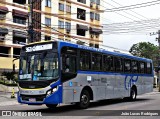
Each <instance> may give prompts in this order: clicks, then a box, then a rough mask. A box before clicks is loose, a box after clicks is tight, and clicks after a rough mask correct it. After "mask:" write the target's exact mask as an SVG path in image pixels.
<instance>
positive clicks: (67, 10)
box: [66, 5, 71, 13]
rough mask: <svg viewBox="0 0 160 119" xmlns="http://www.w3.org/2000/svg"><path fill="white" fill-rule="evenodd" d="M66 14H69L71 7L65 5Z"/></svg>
mask: <svg viewBox="0 0 160 119" xmlns="http://www.w3.org/2000/svg"><path fill="white" fill-rule="evenodd" d="M66 12H68V13H71V6H69V5H66Z"/></svg>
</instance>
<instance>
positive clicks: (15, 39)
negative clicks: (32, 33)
mask: <svg viewBox="0 0 160 119" xmlns="http://www.w3.org/2000/svg"><path fill="white" fill-rule="evenodd" d="M13 44H20V45H25V44H26V38H23V37H17V36H13Z"/></svg>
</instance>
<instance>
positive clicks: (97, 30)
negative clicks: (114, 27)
mask: <svg viewBox="0 0 160 119" xmlns="http://www.w3.org/2000/svg"><path fill="white" fill-rule="evenodd" d="M90 33H95V34H102V33H103V31H102V29H97V28H92V27H90Z"/></svg>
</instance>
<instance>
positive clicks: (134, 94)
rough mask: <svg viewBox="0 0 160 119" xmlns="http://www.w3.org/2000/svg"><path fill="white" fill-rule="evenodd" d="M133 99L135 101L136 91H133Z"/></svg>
mask: <svg viewBox="0 0 160 119" xmlns="http://www.w3.org/2000/svg"><path fill="white" fill-rule="evenodd" d="M132 98H133V99H135V98H136V93H135V91H134V90H133V91H132Z"/></svg>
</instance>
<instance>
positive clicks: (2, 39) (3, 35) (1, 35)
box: [0, 33, 5, 41]
mask: <svg viewBox="0 0 160 119" xmlns="http://www.w3.org/2000/svg"><path fill="white" fill-rule="evenodd" d="M4 40H5V34H2V33H0V41H4Z"/></svg>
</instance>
